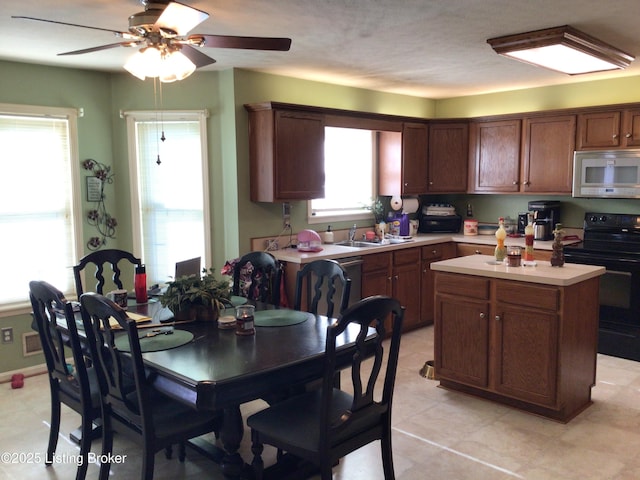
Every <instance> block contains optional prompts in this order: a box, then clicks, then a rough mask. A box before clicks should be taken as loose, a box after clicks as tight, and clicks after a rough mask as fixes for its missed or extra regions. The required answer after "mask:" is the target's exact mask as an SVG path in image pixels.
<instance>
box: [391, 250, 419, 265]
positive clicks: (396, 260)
mask: <svg viewBox="0 0 640 480" xmlns="http://www.w3.org/2000/svg"><path fill="white" fill-rule="evenodd" d="M419 262H420V249H419V248H407V249H405V250H398V251H397V252H393V264H394V265H406V264H408V263H409V264H411V263H415V264H417V263H419Z"/></svg>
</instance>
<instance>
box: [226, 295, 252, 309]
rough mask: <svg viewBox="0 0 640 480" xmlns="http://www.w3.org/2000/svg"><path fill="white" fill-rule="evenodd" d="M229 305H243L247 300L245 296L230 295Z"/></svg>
mask: <svg viewBox="0 0 640 480" xmlns="http://www.w3.org/2000/svg"><path fill="white" fill-rule="evenodd" d="M230 300H231V305H233V306H234V307H237V306H238V305H244V304H245V303H247V302H248V300H247V299H246V298H245V297H239V296H238V295H231V298H230Z"/></svg>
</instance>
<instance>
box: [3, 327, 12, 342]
mask: <svg viewBox="0 0 640 480" xmlns="http://www.w3.org/2000/svg"><path fill="white" fill-rule="evenodd" d="M2 343H13V328H11V327H6V328H3V329H2Z"/></svg>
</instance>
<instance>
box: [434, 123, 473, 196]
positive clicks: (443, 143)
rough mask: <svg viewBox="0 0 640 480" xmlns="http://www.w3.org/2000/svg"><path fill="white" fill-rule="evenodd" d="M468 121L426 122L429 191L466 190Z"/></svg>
mask: <svg viewBox="0 0 640 480" xmlns="http://www.w3.org/2000/svg"><path fill="white" fill-rule="evenodd" d="M468 164H469V124H467V123H430V124H429V168H428V170H429V172H428V173H429V192H442V193H453V192H466V191H467V177H468V170H469V169H468Z"/></svg>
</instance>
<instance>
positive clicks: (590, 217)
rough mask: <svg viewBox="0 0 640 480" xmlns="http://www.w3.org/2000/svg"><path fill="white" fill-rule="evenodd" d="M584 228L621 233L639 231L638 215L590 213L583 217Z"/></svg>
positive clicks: (639, 217) (639, 216) (639, 221)
mask: <svg viewBox="0 0 640 480" xmlns="http://www.w3.org/2000/svg"><path fill="white" fill-rule="evenodd" d="M584 228H585V230H589V229H598V228H610V229H619V230H621V231H624V230H635V229H640V215H632V214H626V213H593V212H590V213H586V214H585V216H584Z"/></svg>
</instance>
